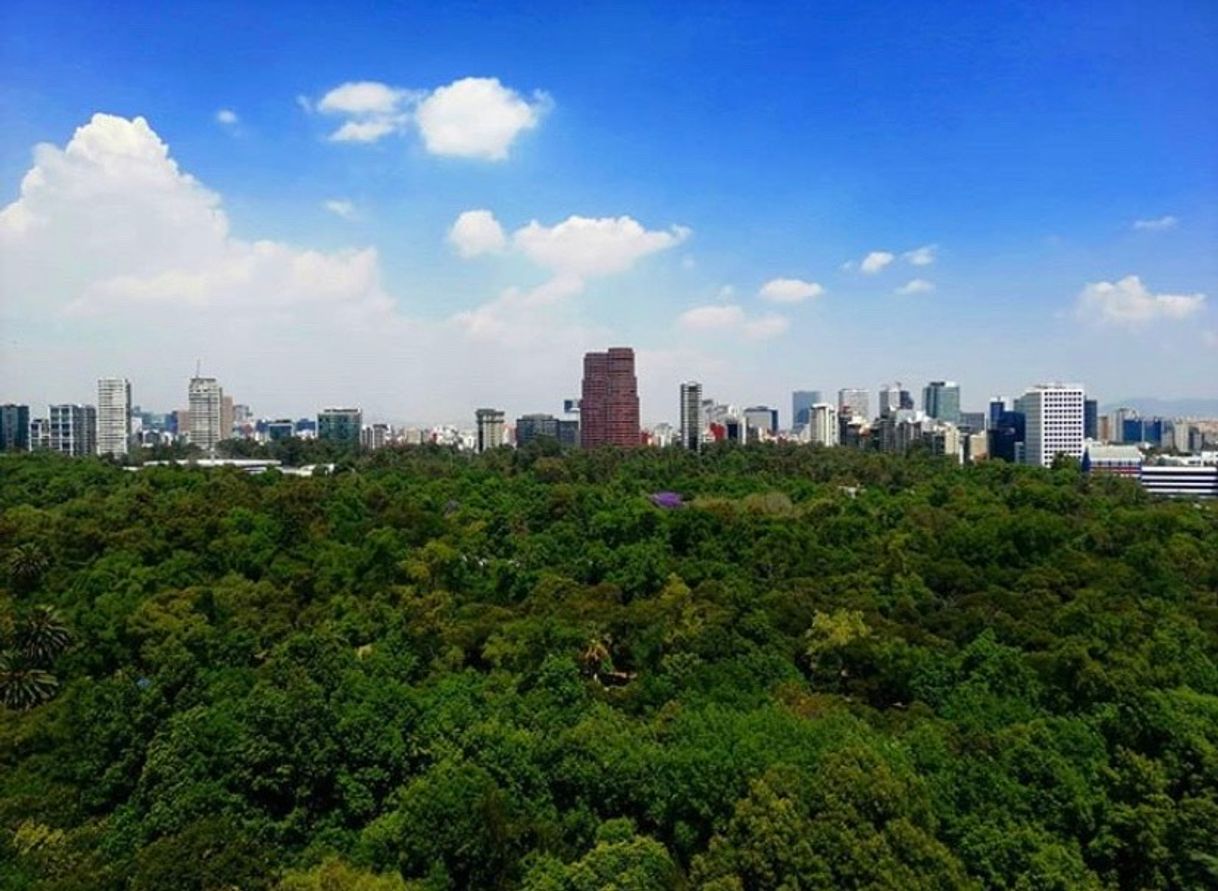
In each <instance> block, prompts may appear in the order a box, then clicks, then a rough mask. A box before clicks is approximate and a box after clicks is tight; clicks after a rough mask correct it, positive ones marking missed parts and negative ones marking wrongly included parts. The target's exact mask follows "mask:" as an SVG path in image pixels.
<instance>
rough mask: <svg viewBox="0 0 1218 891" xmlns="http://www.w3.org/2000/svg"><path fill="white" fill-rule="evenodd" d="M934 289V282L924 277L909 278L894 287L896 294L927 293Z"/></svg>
mask: <svg viewBox="0 0 1218 891" xmlns="http://www.w3.org/2000/svg"><path fill="white" fill-rule="evenodd" d="M934 289H935V283H934V282H930V281H927V280H926V279H924V278H915V279H910V280H909V281H907V282H906V283H905V284H903V285H901V287H899V288H897V289H896V293H897V294H928V293H930V292H931V291H933V290H934Z"/></svg>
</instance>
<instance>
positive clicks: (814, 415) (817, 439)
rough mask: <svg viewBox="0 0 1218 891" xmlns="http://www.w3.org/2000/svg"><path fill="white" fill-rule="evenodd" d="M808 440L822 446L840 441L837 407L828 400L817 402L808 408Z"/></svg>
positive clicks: (832, 444)
mask: <svg viewBox="0 0 1218 891" xmlns="http://www.w3.org/2000/svg"><path fill="white" fill-rule="evenodd" d="M808 441H809V442H811V443H813V444H815V445H823V446H835V445H837V444H838V443H839V442H840V441H841V438H840V434H839V431H838V426H837V409H836V408H834V407H833V406H832V405H830V404H829V403H828V402H818V403H816V404H815V405H813V406H812V407H811V408H810V409H809V410H808Z"/></svg>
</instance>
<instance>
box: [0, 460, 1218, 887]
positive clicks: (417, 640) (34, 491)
mask: <svg viewBox="0 0 1218 891" xmlns="http://www.w3.org/2000/svg"><path fill="white" fill-rule="evenodd" d="M663 493H676V495H672V494H663ZM677 496H679V498H678V497H677ZM0 651H2V654H0V697H2V702H3V704H2V705H0V891H15V889H43V891H49V889H63V891H66V889H103V891H110V889H113V891H119V889H124V891H126V889H131V891H153V889H155V891H176V889H187V891H189V889H208V891H213V889H214V891H222V889H223V891H230V889H241V891H259V889H266V891H357V889H358V891H407V889H409V891H442V889H520V891H597V889H615V891H642V889H706V891H780V889H781V891H809V889H867V891H881V889H900V891H940V889H948V891H951V889H1012V891H1014V889H1018V891H1054V889H1061V891H1067V889H1069V891H1079V889H1081V891H1100V889H1129V891H1134V889H1201V888H1215V887H1218V505H1216V504H1215V503H1213V502H1210V503H1196V502H1189V501H1168V500H1155V499H1152V498H1150V497H1148V496H1147V495H1146V494H1144V493H1143V492H1142V491H1141V490H1140V489H1139V488H1138V487H1137V485H1136V484H1135V483H1132V482H1129V481H1127V480H1121V479H1117V478H1114V477H1104V476H1098V475H1087V474H1083V473H1081V472H1080V470H1079V468H1078V467H1077V466H1076V465H1074V464H1072V463H1070V462H1063V463H1062V464H1061V465H1060V466H1057V467H1054V468H1053V469H1051V470H1041V469H1038V468H1028V467H1019V466H1013V465H1008V464H1004V463H1002V462H989V463H982V464H978V465H972V466H967V467H960V466H957V465H955V464H954V463H952V462H950V461H948V460H945V459H939V458H934V457H931V456H927V455H913V456H909V457H896V456H888V455H880V454H865V453H861V452H855V451H852V450H847V449H821V448H814V447H797V446H777V445H763V446H750V447H746V448H739V447H731V448H729V447H716V448H713V449H711V450H709V451H708V452H706V453H704V454H702V455H697V454H690V453H686V452H682V451H679V450H671V449H670V450H659V449H640V450H636V451H632V452H623V451H613V450H606V451H594V452H586V453H585V452H574V453H570V454H558V453H557V452H556V450H555V449H553V448H546V447H537V448H529V449H523V450H520V451H512V450H507V449H505V450H500V451H496V452H493V453H489V454H485V455H481V456H470V455H466V454H459V453H456V452H453V451H449V450H445V449H440V448H437V447H414V448H393V449H384V450H379V451H377V452H374V453H370V454H366V455H357V456H351V457H349V458H348V459H346V460H344V461H342V462H340V463H339V465H338V466H337V467H336V468H335V470H334V472H333V473H331V474H328V475H320V476H313V477H291V476H287V475H283V474H280V473H279V472H278V471H274V470H272V471H270V472H267V473H264V474H261V475H245V474H242V473H240V472H237V471H234V470H229V469H222V470H201V469H195V468H190V467H185V466H181V467H174V466H168V467H145V468H143V469H140V470H132V469H126V468H122V467H118V466H115V465H112V464H108V463H104V462H102V461H100V460H77V461H73V460H67V459H61V458H57V457H55V456H51V455H25V456H0Z"/></svg>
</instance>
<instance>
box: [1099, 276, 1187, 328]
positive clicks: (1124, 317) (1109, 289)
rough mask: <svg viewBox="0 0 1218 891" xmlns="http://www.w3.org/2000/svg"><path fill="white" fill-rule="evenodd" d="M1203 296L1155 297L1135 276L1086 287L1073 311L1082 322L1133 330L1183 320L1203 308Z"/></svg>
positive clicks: (1158, 295)
mask: <svg viewBox="0 0 1218 891" xmlns="http://www.w3.org/2000/svg"><path fill="white" fill-rule="evenodd" d="M1205 299H1206V298H1205V295H1204V294H1155V293H1152V292H1151V290H1150V289H1149V288H1147V287H1146V285H1144V284H1143V283H1142V279H1141V278H1139V277H1138V276H1136V275H1127V276H1125V277H1124V278H1123V279H1121V280H1120V281H1117V282H1091V283H1088V284H1087V285H1086V286H1085V287H1084V288H1083V290H1082V291H1080V292H1079V295H1078V303H1077V305H1076V310H1077V312H1078V315H1079V316H1080V317H1081V318H1084V319H1098V320H1099V321H1101V322H1108V323H1113V324H1118V325H1127V326H1131V327H1132V326H1136V325H1140V324H1143V323H1145V322H1150V321H1153V320H1155V319H1176V320H1179V319H1185V318H1188V317H1189V316H1192V315H1195V314H1197V313H1199V312H1200V311H1201V310H1202V308H1203V307H1204V306H1205Z"/></svg>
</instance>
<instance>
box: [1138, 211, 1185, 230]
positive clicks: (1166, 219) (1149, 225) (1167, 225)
mask: <svg viewBox="0 0 1218 891" xmlns="http://www.w3.org/2000/svg"><path fill="white" fill-rule="evenodd" d="M1178 225H1180V220H1179V219H1177V218H1176V217H1173V216H1172V215H1171V214H1168V215H1167V216H1162V217H1156V218H1155V219H1150V220H1134V221H1133V228H1135V229H1140V230H1142V231H1144V232H1162V231H1164V230H1166V229H1175V228H1176V227H1177V226H1178Z"/></svg>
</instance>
